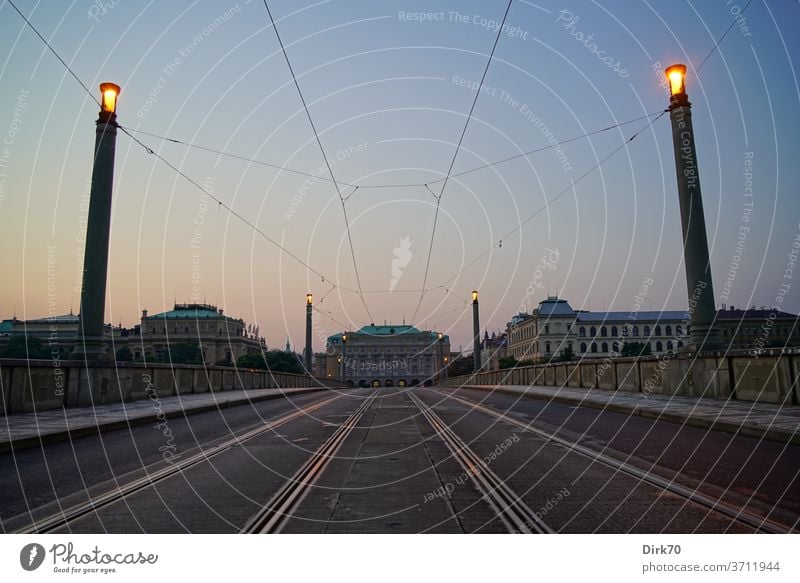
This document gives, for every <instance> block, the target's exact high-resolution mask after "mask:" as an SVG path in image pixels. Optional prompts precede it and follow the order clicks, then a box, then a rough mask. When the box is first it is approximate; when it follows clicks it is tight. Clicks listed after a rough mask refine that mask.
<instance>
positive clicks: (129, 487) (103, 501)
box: [15, 395, 343, 534]
mask: <svg viewBox="0 0 800 583" xmlns="http://www.w3.org/2000/svg"><path fill="white" fill-rule="evenodd" d="M342 397H343V396H342V395H336V396H333V397H329V398H327V399H324V400H322V401H319V402H317V403H313V404H311V405H308V406H306V407H303V408H301V409H298V410H296V411H293V412H292V413H289V414H287V415H284V416H282V417H279V418H277V419H275V420H272V421H268V422H266V423H264V424H263V425H262V426H260V427H257V428H255V429H252V430H250V431H246V432H244V433H242V434H240V435H236V436H235V437H232V438H231V439H227V440H225V441H224V442H222V443H220V444H218V445H215V446H213V447H211V448H209V449H206V450H203V451H200V452H198V453H196V454H193V455H191V456H189V457H187V458H185V459H182V460H180V461H177V462H175V463H173V464H172V465H170V466H168V467H164V468H161V469H159V470H156V471H154V472H152V473H147V474H146V475H144V476H142V477H140V478H137V479H134V480H132V481H130V482H127V483H125V484H124V485H122V486H120V487H118V488H114V489H112V490H109V491H107V492H105V493H103V494H100V495H98V496H94V497H92V498H91V499H90V500H87V501H86V502H82V503H80V504H76V505H74V506H70V507H69V508H67V509H65V510H63V511H60V512H57V513H54V514H52V515H50V516H47V517H45V518H42V519H40V520H35V521H34V522H33V523H32V524H29V525H28V526H25V527H23V528H21V529H18V530H16V531H15V532H16V533H17V534H43V533H48V532H53V531H54V530H57V529H59V528H63V527H64V526H68V525H69V524H70V523H72V522H74V521H77V520H79V519H81V518H84V517H86V516H89V515H91V514H95V513H96V512H97V511H98V510H100V509H102V508H105V507H107V506H110V505H111V504H114V503H117V502H120V501H122V500H124V499H125V498H127V497H128V496H131V495H132V494H134V493H136V492H139V491H140V490H143V489H146V488H150V487H152V486H154V485H155V484H157V483H159V482H162V481H164V480H166V479H168V478H170V477H173V476H175V475H177V474H180V473H181V472H183V471H185V470H187V469H189V468H190V467H192V466H195V465H197V464H201V463H203V462H207V461H208V460H210V459H212V458H214V457H216V456H218V455H220V454H221V453H223V452H225V451H227V450H229V449H231V448H233V447H237V446H239V445H241V444H242V443H244V442H246V441H249V440H251V439H253V438H255V437H258V436H260V435H263V434H265V433H268V432H270V431H273V430H275V429H277V428H279V427H281V426H283V425H286V424H287V423H290V422H292V421H294V420H295V419H298V418H300V417H303V416H305V415H308V414H309V413H312V412H314V411H316V410H318V409H320V408H322V407H324V406H326V405H329V404H331V403H333V402H334V401H337V400H339V399H341V398H342Z"/></svg>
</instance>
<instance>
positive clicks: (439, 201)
mask: <svg viewBox="0 0 800 583" xmlns="http://www.w3.org/2000/svg"><path fill="white" fill-rule="evenodd" d="M264 1H265V2H266V0H264ZM513 1H514V0H508V4H507V5H506V11H505V12H504V13H503V20H502V21H501V22H500V26H499V27H498V29H497V36H495V39H494V44H493V45H492V50H491V52H490V53H489V58H488V59H487V61H486V66H485V67H484V68H483V75H481V80H480V83H479V84H478V90H477V91H476V92H475V98H474V99H473V100H472V105H471V106H470V108H469V113H468V114H467V119H466V121H465V122H464V128H463V129H462V130H461V136H459V138H458V144H456V150H455V152H453V159H452V160H450V167H449V168H448V169H447V174H445V177H444V182H443V184H442V189H441V190H440V191H439V196H437V197H436V210H435V211H434V214H433V228H432V229H431V241H430V244H429V245H428V258H427V259H426V261H425V275H424V276H423V277H422V286H421V287H422V289H423V290H424V289H425V286H426V285H427V284H428V274H429V273H430V268H431V255H432V254H433V242H434V239H435V237H436V225H437V224H438V222H439V209H440V207H441V204H442V197H443V196H444V190H445V188H447V182H448V179H449V178H450V174H451V173H452V172H453V167H454V166H455V163H456V159H458V153H459V151H460V150H461V144H462V142H463V141H464V136H465V135H466V133H467V128H468V127H469V122H470V120H471V119H472V114H473V112H474V111H475V105H476V104H477V103H478V97H480V94H481V87H483V82H484V81H485V80H486V75H487V74H488V73H489V66H490V65H491V64H492V59H493V58H494V52H495V51H496V50H497V45H498V43H499V42H500V37H501V36H502V34H503V29H504V28H505V25H506V18H508V12H509V10H511V4H512V2H513ZM425 188H427V189H428V190H430V187H428V185H427V184H426V185H425ZM431 193H433V191H431ZM434 196H435V195H434ZM424 297H425V292H424V291H423V292H422V293H420V295H419V300H418V301H417V307H416V308H415V309H414V314H413V315H412V316H411V322H412V323H413V322H414V321H415V320H416V319H417V313H418V312H419V308H420V306H421V305H422V299H423V298H424Z"/></svg>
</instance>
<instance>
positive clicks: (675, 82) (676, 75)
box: [665, 65, 686, 97]
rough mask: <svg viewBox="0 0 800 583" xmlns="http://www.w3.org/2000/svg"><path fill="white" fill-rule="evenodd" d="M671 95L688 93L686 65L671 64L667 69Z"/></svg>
mask: <svg viewBox="0 0 800 583" xmlns="http://www.w3.org/2000/svg"><path fill="white" fill-rule="evenodd" d="M665 73H666V75H667V82H668V83H669V93H670V96H671V97H675V96H676V95H686V65H671V66H669V67H667V69H666V71H665Z"/></svg>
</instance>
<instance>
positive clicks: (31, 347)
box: [0, 336, 53, 360]
mask: <svg viewBox="0 0 800 583" xmlns="http://www.w3.org/2000/svg"><path fill="white" fill-rule="evenodd" d="M0 356H2V357H3V358H27V359H31V360H37V359H38V360H41V359H46V358H52V356H53V355H52V354H51V353H50V351H48V350H47V348H45V346H44V344H42V341H41V340H39V339H38V338H33V337H28V336H14V337H12V338H11V339H10V340H9V341H8V344H6V347H5V349H4V350H3V352H2V354H0Z"/></svg>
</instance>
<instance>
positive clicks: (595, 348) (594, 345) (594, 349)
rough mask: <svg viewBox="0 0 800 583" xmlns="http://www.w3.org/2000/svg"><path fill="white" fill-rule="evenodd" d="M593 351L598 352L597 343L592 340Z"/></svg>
mask: <svg viewBox="0 0 800 583" xmlns="http://www.w3.org/2000/svg"><path fill="white" fill-rule="evenodd" d="M592 352H597V344H596V343H594V342H592Z"/></svg>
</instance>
